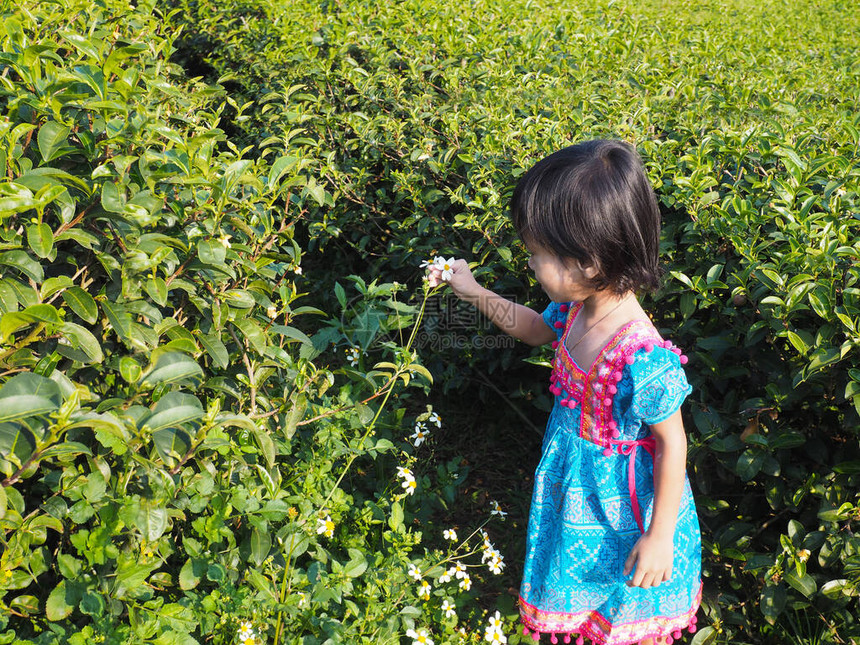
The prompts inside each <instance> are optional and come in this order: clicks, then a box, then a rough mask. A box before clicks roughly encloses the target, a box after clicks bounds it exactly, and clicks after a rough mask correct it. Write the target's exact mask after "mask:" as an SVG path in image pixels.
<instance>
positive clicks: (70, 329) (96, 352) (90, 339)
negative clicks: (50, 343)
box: [59, 323, 104, 363]
mask: <svg viewBox="0 0 860 645" xmlns="http://www.w3.org/2000/svg"><path fill="white" fill-rule="evenodd" d="M59 330H60V333H61V334H63V336H64V337H65V338H66V339H68V340H69V341H70V342H71V345H72V347H74V348H75V349H80V350H81V351H83V352H84V354H86V356H87V357H88V359H89V361H88V362H90V363H101V362H102V360H103V359H104V354H103V353H102V348H101V345H100V344H99V341H98V340H97V339H96V337H95V336H93V334H92V333H91V332H90V331H89V330H88V329H86V328H85V327H81V326H80V325H76V324H75V323H63V324H62V325H60V328H59Z"/></svg>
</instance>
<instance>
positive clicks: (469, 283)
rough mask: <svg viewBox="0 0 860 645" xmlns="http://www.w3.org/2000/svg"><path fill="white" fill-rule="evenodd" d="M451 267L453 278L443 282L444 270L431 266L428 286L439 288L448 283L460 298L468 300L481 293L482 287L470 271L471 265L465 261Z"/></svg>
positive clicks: (455, 261) (455, 262)
mask: <svg viewBox="0 0 860 645" xmlns="http://www.w3.org/2000/svg"><path fill="white" fill-rule="evenodd" d="M450 267H451V277H450V278H448V280H442V269H440V268H438V267H436V266H432V265H431V266H430V267H429V268H430V273H429V274H428V275H427V284H429V285H430V286H431V287H437V286H439V285H440V284H442V283H443V282H447V283H448V284H449V285H450V286H451V289H452V290H453V291H454V293H455V294H456V295H457V296H458V297H459V298H468V297H469V296H473V295H476V294H478V293H479V292H480V290H481V286H480V285H479V284H478V283H477V281H476V280H475V277H474V276H473V275H472V271H471V270H470V269H469V264H468V263H467V262H466V261H465V260H463V259H457V260H454V262H453V263H452V264H451V265H450Z"/></svg>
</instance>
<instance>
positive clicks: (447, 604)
mask: <svg viewBox="0 0 860 645" xmlns="http://www.w3.org/2000/svg"><path fill="white" fill-rule="evenodd" d="M442 611H443V612H445V618H456V617H457V612H456V611H454V603H452V602H451V601H449V600H448V599H447V598H446V599H445V600H443V601H442Z"/></svg>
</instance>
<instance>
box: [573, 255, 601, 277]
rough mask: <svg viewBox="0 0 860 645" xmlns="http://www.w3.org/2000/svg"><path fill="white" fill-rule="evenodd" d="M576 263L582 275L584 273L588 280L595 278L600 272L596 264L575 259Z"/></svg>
mask: <svg viewBox="0 0 860 645" xmlns="http://www.w3.org/2000/svg"><path fill="white" fill-rule="evenodd" d="M576 265H577V266H578V267H579V270H580V271H582V275H584V276H585V277H586V278H587V279H588V280H594V278H596V277H597V275H598V274H599V273H600V271H599V270H598V269H597V266H596V265H594V264H591V263H585V262H582V261H580V260H577V261H576Z"/></svg>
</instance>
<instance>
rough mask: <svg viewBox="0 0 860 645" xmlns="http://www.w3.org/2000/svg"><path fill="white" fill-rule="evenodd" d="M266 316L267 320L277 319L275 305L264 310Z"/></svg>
mask: <svg viewBox="0 0 860 645" xmlns="http://www.w3.org/2000/svg"><path fill="white" fill-rule="evenodd" d="M266 315H267V316H268V317H269V318H277V317H278V308H277V307H276V306H275V305H269V308H268V309H266Z"/></svg>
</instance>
